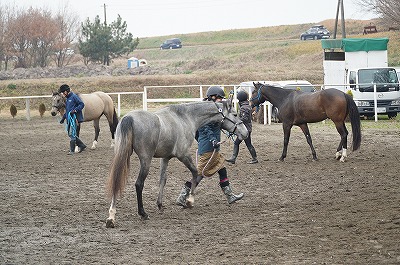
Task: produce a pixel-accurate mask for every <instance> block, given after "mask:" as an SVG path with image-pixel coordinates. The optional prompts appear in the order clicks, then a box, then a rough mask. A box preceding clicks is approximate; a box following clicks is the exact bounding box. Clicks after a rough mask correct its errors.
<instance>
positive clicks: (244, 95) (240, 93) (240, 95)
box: [236, 90, 248, 102]
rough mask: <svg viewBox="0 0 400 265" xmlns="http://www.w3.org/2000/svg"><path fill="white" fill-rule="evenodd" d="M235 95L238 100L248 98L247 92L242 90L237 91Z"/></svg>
mask: <svg viewBox="0 0 400 265" xmlns="http://www.w3.org/2000/svg"><path fill="white" fill-rule="evenodd" d="M236 97H237V99H238V100H239V102H242V101H246V100H247V99H248V95H247V93H246V92H244V91H243V90H240V91H238V92H237V95H236Z"/></svg>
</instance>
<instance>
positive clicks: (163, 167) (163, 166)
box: [157, 158, 169, 212]
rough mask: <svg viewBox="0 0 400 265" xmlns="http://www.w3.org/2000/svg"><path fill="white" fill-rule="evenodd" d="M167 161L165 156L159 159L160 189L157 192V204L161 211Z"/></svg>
mask: <svg viewBox="0 0 400 265" xmlns="http://www.w3.org/2000/svg"><path fill="white" fill-rule="evenodd" d="M168 162H169V159H167V158H162V159H161V170H160V190H159V192H158V199H157V206H158V209H159V210H160V211H161V212H162V211H163V206H162V201H163V196H164V187H165V184H166V183H167V174H166V172H167V167H168Z"/></svg>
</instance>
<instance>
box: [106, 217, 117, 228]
mask: <svg viewBox="0 0 400 265" xmlns="http://www.w3.org/2000/svg"><path fill="white" fill-rule="evenodd" d="M106 227H107V228H114V227H115V222H114V220H113V219H110V218H109V219H107V221H106Z"/></svg>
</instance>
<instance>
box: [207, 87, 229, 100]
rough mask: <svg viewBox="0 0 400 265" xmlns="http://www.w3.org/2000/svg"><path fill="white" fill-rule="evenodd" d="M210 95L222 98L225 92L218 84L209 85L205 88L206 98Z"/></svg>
mask: <svg viewBox="0 0 400 265" xmlns="http://www.w3.org/2000/svg"><path fill="white" fill-rule="evenodd" d="M212 96H217V97H220V98H224V97H225V92H224V90H223V89H222V88H221V87H220V86H210V87H209V88H208V89H207V98H208V99H210V98H211V97H212Z"/></svg>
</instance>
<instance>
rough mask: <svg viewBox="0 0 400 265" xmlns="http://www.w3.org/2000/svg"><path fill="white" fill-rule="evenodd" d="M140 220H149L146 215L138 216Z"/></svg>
mask: <svg viewBox="0 0 400 265" xmlns="http://www.w3.org/2000/svg"><path fill="white" fill-rule="evenodd" d="M140 217H141V218H142V220H149V216H148V215H147V214H145V215H141V216H140Z"/></svg>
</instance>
